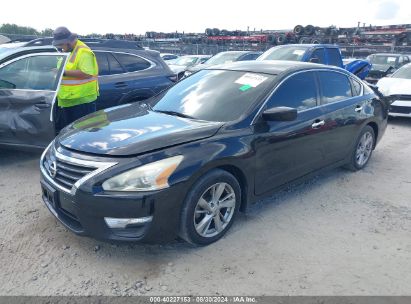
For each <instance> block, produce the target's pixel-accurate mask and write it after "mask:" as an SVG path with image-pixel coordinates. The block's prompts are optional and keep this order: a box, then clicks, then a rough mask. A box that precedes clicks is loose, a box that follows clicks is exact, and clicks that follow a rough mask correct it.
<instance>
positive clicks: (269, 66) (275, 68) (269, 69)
mask: <svg viewBox="0 0 411 304" xmlns="http://www.w3.org/2000/svg"><path fill="white" fill-rule="evenodd" d="M319 68H320V69H328V70H338V71H345V70H343V69H341V68H338V67H334V66H329V65H323V64H318V63H309V62H299V61H285V60H264V61H253V60H251V61H236V62H232V63H226V64H221V65H215V66H211V67H208V68H206V70H230V71H243V72H252V73H264V74H271V75H278V74H281V73H283V72H286V71H288V72H292V71H298V70H305V69H319Z"/></svg>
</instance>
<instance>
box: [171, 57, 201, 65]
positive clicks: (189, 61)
mask: <svg viewBox="0 0 411 304" xmlns="http://www.w3.org/2000/svg"><path fill="white" fill-rule="evenodd" d="M196 59H197V58H196V57H180V58H177V59H175V60H173V64H175V65H190V64H193V63H195V62H196Z"/></svg>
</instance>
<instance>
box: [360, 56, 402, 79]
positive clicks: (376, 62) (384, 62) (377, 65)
mask: <svg viewBox="0 0 411 304" xmlns="http://www.w3.org/2000/svg"><path fill="white" fill-rule="evenodd" d="M367 59H368V60H369V61H370V62H371V64H372V68H371V71H370V73H369V74H368V76H367V78H366V80H367V82H369V83H372V84H375V83H377V81H378V80H379V79H380V78H382V77H385V76H387V75H389V74H392V73H394V72H395V71H396V70H397V69H399V68H400V67H402V66H403V65H404V64H407V63H409V62H410V58H409V56H408V55H401V54H387V53H379V54H372V55H370V56H368V57H367Z"/></svg>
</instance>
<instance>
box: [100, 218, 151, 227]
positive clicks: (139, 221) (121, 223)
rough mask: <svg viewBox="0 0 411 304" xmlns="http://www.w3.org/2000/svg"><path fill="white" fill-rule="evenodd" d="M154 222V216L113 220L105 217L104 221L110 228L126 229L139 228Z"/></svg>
mask: <svg viewBox="0 0 411 304" xmlns="http://www.w3.org/2000/svg"><path fill="white" fill-rule="evenodd" d="M152 220H153V217H152V216H147V217H139V218H113V217H105V218H104V221H105V222H106V224H107V226H108V227H110V228H118V229H124V228H127V226H139V225H143V224H146V223H149V222H151V221H152Z"/></svg>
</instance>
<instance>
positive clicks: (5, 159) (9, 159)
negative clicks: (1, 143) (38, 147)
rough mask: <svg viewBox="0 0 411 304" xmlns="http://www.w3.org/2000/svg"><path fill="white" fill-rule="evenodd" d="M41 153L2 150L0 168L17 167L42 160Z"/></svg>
mask: <svg viewBox="0 0 411 304" xmlns="http://www.w3.org/2000/svg"><path fill="white" fill-rule="evenodd" d="M41 153H42V152H41V151H18V150H12V149H6V148H0V168H1V167H9V166H15V165H16V164H20V163H24V162H27V161H33V160H40V156H41Z"/></svg>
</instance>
